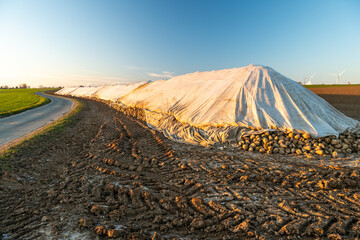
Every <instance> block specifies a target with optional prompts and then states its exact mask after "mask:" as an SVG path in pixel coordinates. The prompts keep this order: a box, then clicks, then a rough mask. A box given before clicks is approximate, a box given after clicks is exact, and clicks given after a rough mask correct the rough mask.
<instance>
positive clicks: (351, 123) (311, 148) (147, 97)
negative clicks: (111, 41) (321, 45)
mask: <svg viewBox="0 0 360 240" xmlns="http://www.w3.org/2000/svg"><path fill="white" fill-rule="evenodd" d="M58 94H63V95H72V96H78V97H93V98H98V99H103V100H108V101H110V102H111V104H112V106H115V107H116V108H117V109H119V110H122V111H124V112H127V113H131V114H132V115H134V116H137V117H140V118H142V120H144V121H146V123H147V124H148V125H149V126H150V127H152V128H154V129H157V130H159V131H162V132H163V133H164V134H165V135H166V136H167V137H168V138H170V139H173V140H177V141H185V142H189V143H198V144H202V145H206V146H209V145H213V144H218V143H221V144H224V143H230V144H234V143H236V144H237V145H239V146H240V147H241V148H243V149H245V150H248V151H260V152H268V153H297V154H303V153H305V154H306V153H317V154H333V155H337V154H338V153H351V152H358V151H360V140H359V139H360V123H359V122H358V121H357V120H354V119H351V118H349V117H347V116H345V115H344V114H342V113H341V112H339V111H338V110H336V109H335V108H334V107H332V106H331V105H330V104H329V103H327V102H326V101H325V100H323V99H322V98H321V97H319V96H317V95H316V94H314V93H312V92H311V91H309V90H308V89H306V88H304V87H303V86H302V85H301V84H299V83H297V82H295V81H293V80H291V79H289V78H287V77H285V76H283V75H281V74H280V73H278V72H276V71H275V70H273V69H272V68H270V67H265V66H255V65H249V66H246V67H243V68H233V69H224V70H218V71H209V72H195V73H190V74H186V75H181V76H176V77H173V78H171V79H169V80H167V81H165V80H159V81H154V82H150V83H146V82H142V83H134V84H130V85H129V84H128V85H116V86H106V87H97V88H82V89H81V88H77V89H73V88H69V89H67V88H65V89H61V90H60V91H59V92H58Z"/></svg>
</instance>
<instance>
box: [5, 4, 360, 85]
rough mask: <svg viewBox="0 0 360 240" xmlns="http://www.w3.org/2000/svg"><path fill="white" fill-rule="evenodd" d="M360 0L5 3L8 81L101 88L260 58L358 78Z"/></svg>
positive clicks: (301, 73)
mask: <svg viewBox="0 0 360 240" xmlns="http://www.w3.org/2000/svg"><path fill="white" fill-rule="evenodd" d="M359 13H360V1H357V0H354V1H351V0H342V1H341V0H337V1H332V0H323V1H322V0H312V1H306V0H301V1H300V0H299V1H296V0H294V1H286V0H274V1H270V0H268V1H241V0H237V1H230V0H226V1H222V0H219V1H211V0H204V1H201V0H191V1H190V0H189V1H187V0H129V1H127V0H117V1H115V0H114V1H111V0H103V1H100V0H99V1H91V0H76V1H73V0H58V1H55V0H22V1H20V0H0V85H5V84H7V85H9V86H12V85H18V84H19V83H23V82H25V83H28V84H29V85H31V86H34V87H37V86H38V85H46V86H71V85H80V84H83V85H99V84H110V83H121V82H135V81H144V80H155V79H160V78H162V77H166V78H168V77H169V76H170V75H181V74H186V73H190V72H195V71H208V70H218V69H224V68H234V67H243V66H246V65H249V64H252V63H253V64H260V65H267V66H270V67H273V68H274V69H275V70H277V71H278V72H280V73H281V74H283V75H285V76H287V77H290V78H291V79H293V80H296V81H303V80H304V78H305V77H309V76H310V75H312V74H313V73H316V75H315V77H314V78H313V82H314V83H335V77H334V76H332V75H330V74H329V72H333V73H339V72H341V71H343V70H344V69H346V70H347V71H346V72H345V73H344V74H343V75H342V76H341V81H342V82H343V83H347V82H349V81H350V82H351V83H360V14H359Z"/></svg>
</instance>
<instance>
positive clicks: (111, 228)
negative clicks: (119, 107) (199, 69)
mask: <svg viewBox="0 0 360 240" xmlns="http://www.w3.org/2000/svg"><path fill="white" fill-rule="evenodd" d="M79 101H81V102H83V103H84V107H83V110H82V111H81V112H80V113H78V114H77V115H76V119H75V121H74V122H73V124H71V125H69V126H68V127H66V128H64V129H63V130H61V131H59V132H58V133H57V135H56V136H55V137H54V136H53V135H51V134H48V135H47V134H45V135H43V136H40V137H37V138H35V139H33V140H32V142H31V144H30V145H28V146H25V147H24V148H22V149H20V150H18V151H17V152H16V153H15V154H14V155H13V156H10V157H8V158H6V159H4V160H3V161H5V162H8V163H9V164H10V166H11V168H10V169H7V170H6V171H3V172H2V173H1V176H0V177H1V179H0V238H3V239H107V238H118V239H314V238H320V239H355V238H356V237H359V236H360V191H359V190H360V166H359V165H358V164H359V162H360V156H359V155H352V156H349V157H347V158H341V159H331V158H330V157H322V158H316V159H315V158H305V157H301V156H295V155H286V156H283V155H276V154H272V155H265V154H260V153H249V152H245V151H240V150H238V149H222V148H218V149H209V148H204V147H200V146H193V145H188V144H181V143H176V142H172V141H170V140H168V139H166V138H165V137H164V136H162V135H161V134H160V133H158V132H156V131H153V130H151V129H149V128H148V127H147V126H146V124H144V123H143V122H141V121H139V120H137V119H134V118H131V117H128V116H126V115H124V114H122V113H120V112H117V111H115V110H113V109H111V108H109V107H108V106H106V105H105V104H103V103H99V102H95V101H92V100H84V99H82V100H79Z"/></svg>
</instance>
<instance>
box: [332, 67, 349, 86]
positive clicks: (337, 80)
mask: <svg viewBox="0 0 360 240" xmlns="http://www.w3.org/2000/svg"><path fill="white" fill-rule="evenodd" d="M345 71H346V69H345V70H344V71H342V72H341V73H339V74H335V73H330V74H331V75H334V76H335V77H336V84H339V82H340V76H341V75H342V74H343V73H344V72H345Z"/></svg>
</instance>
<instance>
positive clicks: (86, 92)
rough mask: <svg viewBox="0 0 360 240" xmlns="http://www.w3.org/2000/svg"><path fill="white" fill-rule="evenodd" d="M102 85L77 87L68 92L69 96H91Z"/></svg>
mask: <svg viewBox="0 0 360 240" xmlns="http://www.w3.org/2000/svg"><path fill="white" fill-rule="evenodd" d="M101 88H103V87H79V88H77V89H75V90H74V91H72V92H71V93H69V95H71V96H75V97H91V96H92V95H93V94H94V93H95V92H96V91H98V90H100V89H101Z"/></svg>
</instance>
